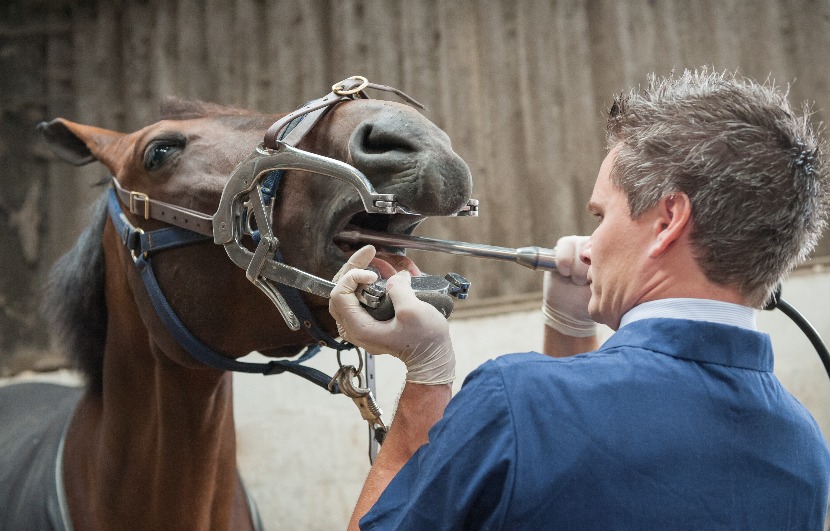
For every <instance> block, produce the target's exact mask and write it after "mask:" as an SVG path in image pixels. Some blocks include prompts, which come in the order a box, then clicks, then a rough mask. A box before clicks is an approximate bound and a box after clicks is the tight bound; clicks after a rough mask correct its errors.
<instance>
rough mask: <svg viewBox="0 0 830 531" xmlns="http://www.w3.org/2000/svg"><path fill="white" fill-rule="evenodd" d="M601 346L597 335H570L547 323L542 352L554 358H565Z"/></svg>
mask: <svg viewBox="0 0 830 531" xmlns="http://www.w3.org/2000/svg"><path fill="white" fill-rule="evenodd" d="M598 348H599V338H598V337H597V336H596V335H592V336H587V337H576V336H568V335H565V334H563V333H562V332H560V331H558V330H555V329H553V328H551V327H550V326H548V325H545V332H544V338H543V344H542V353H543V354H547V355H548V356H553V357H554V358H565V357H567V356H573V355H575V354H582V353H583V352H591V351H592V350H596V349H598Z"/></svg>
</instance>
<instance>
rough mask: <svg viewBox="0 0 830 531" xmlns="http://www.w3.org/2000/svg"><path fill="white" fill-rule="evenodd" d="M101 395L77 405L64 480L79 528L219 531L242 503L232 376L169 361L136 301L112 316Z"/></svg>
mask: <svg viewBox="0 0 830 531" xmlns="http://www.w3.org/2000/svg"><path fill="white" fill-rule="evenodd" d="M104 360H105V361H104V380H103V381H104V387H103V393H102V395H101V396H91V395H88V396H87V397H85V399H84V400H82V401H81V404H80V405H79V407H78V409H77V410H76V413H75V417H74V419H73V421H72V423H71V425H70V428H69V432H68V434H67V440H66V446H65V448H66V450H65V454H64V455H65V459H64V463H65V465H64V470H65V474H64V477H65V478H66V480H65V482H66V490H67V498H68V501H69V509H70V514H72V518H73V520H74V521H75V527H76V529H78V530H81V529H87V528H89V529H109V528H119V527H123V526H124V525H128V526H134V527H140V528H145V529H174V528H176V527H177V526H183V527H186V528H190V529H193V528H198V529H221V528H222V527H224V526H226V525H227V522H229V520H230V513H231V510H232V505H233V504H234V496H235V495H237V498H238V478H237V475H236V441H235V431H234V424H233V411H232V409H233V400H232V383H231V376H230V374H228V373H224V374H223V373H221V372H218V371H215V370H213V369H201V368H198V369H194V368H187V367H183V366H182V365H180V364H178V363H175V362H173V361H171V360H170V359H169V358H168V357H167V355H165V353H163V352H162V351H161V348H160V347H159V346H158V344H157V343H155V342H153V341H152V337H151V340H150V341H148V332H147V330H146V329H145V328H144V327H143V326H142V320H141V318H140V316H139V315H138V311H137V310H136V308H135V305H134V304H133V303H132V301H123V303H122V304H121V305H120V307H119V311H118V312H113V313H110V316H109V320H108V334H107V347H106V353H105V357H104Z"/></svg>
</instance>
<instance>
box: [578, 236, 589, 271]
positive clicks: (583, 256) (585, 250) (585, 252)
mask: <svg viewBox="0 0 830 531" xmlns="http://www.w3.org/2000/svg"><path fill="white" fill-rule="evenodd" d="M579 259H580V260H582V263H583V264H587V265H591V238H588V241H587V242H585V245H584V246H583V247H582V250H581V251H579Z"/></svg>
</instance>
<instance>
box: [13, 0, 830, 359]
mask: <svg viewBox="0 0 830 531" xmlns="http://www.w3.org/2000/svg"><path fill="white" fill-rule="evenodd" d="M828 57H830V2H828V1H827V0H630V1H622V0H547V1H542V0H498V1H496V0H490V1H473V0H444V1H442V0H424V1H419V0H309V1H286V0H270V1H264V0H206V1H196V0H143V1H133V2H130V1H124V2H117V1H107V0H99V1H85V2H82V1H80V0H74V1H72V0H41V1H24V0H11V1H7V2H6V3H5V4H4V5H3V6H2V7H0V113H2V125H0V168H1V169H2V172H3V173H2V179H0V267H2V272H3V274H2V277H0V352H2V354H0V372H2V371H5V372H13V371H16V370H19V369H20V368H23V367H28V366H32V365H38V366H40V367H45V366H47V365H49V364H53V363H60V360H59V359H58V360H56V359H54V358H53V357H50V356H48V355H42V354H36V353H40V352H42V351H44V350H46V349H48V341H47V339H46V334H45V331H44V330H43V329H42V324H41V322H40V321H39V319H38V318H37V314H36V311H35V308H36V305H37V293H38V290H39V288H40V286H41V285H42V283H43V282H44V280H45V278H46V274H47V270H48V267H49V265H50V264H51V263H52V262H53V261H54V260H55V259H56V257H57V256H59V255H60V254H61V253H63V252H64V251H65V250H66V249H67V248H68V247H69V246H70V245H71V244H72V242H73V240H74V238H75V237H76V236H77V234H78V233H79V232H80V230H81V228H82V227H83V226H84V224H85V222H86V207H87V205H88V204H89V203H90V202H91V201H92V199H93V198H94V197H95V196H96V195H97V194H98V193H99V190H97V189H93V188H91V185H92V184H93V183H94V182H95V181H96V180H98V179H99V178H100V177H102V176H103V175H104V172H103V170H102V169H101V168H100V167H88V168H82V169H74V168H71V167H68V166H67V165H65V164H63V163H60V162H57V161H56V160H55V159H54V158H53V157H52V156H51V155H50V154H49V153H48V152H47V151H46V150H45V148H44V146H43V145H42V144H40V143H39V142H38V138H37V135H36V133H35V130H34V126H35V124H36V123H37V122H38V121H40V120H44V119H50V118H53V117H56V116H65V117H67V118H70V119H73V120H75V121H80V122H85V123H91V124H95V125H99V126H102V127H107V128H110V129H119V130H131V129H133V128H137V127H139V126H141V125H143V124H146V123H149V122H151V121H154V120H155V119H156V113H157V101H158V99H159V97H160V96H162V95H168V94H175V95H179V96H183V97H187V98H200V99H204V100H211V101H216V102H220V103H226V104H236V105H241V106H246V107H251V108H255V109H258V110H263V111H275V112H276V111H287V110H290V109H292V108H294V107H296V106H298V105H299V104H301V103H302V102H304V101H306V100H308V99H310V98H312V97H317V96H319V95H321V94H323V93H324V92H326V91H327V90H328V88H329V87H330V86H331V84H332V83H333V82H335V81H338V80H340V79H342V78H344V77H347V76H349V75H352V74H362V75H365V76H367V77H369V78H370V79H371V80H373V81H377V82H380V83H385V84H390V85H395V86H397V87H399V88H401V89H403V90H405V91H406V92H408V93H410V94H411V95H412V96H414V97H415V98H416V99H419V100H420V101H422V102H423V103H425V104H426V106H427V108H428V110H427V111H426V114H427V116H428V117H429V118H430V119H432V120H433V121H434V122H436V123H437V124H439V125H440V126H441V127H442V128H444V129H445V130H446V131H447V132H448V133H449V135H450V137H451V138H452V140H453V144H454V146H455V149H456V151H458V152H459V153H460V154H461V155H462V156H463V157H464V158H465V159H466V160H467V161H468V163H469V164H470V167H471V168H472V171H473V176H474V179H475V185H474V195H475V197H477V198H478V199H479V200H480V201H481V217H480V218H478V219H435V220H429V221H427V222H425V224H424V225H423V226H422V228H421V229H419V232H418V234H421V235H426V236H434V237H443V238H451V239H458V240H466V241H473V242H482V243H489V244H493V245H505V246H511V247H517V246H524V245H542V246H546V245H553V243H555V241H556V239H557V237H558V236H561V235H566V234H572V233H588V232H589V231H591V230H592V228H593V222H592V221H591V220H590V219H589V218H588V216H587V215H586V214H585V213H584V204H585V202H586V200H587V198H588V197H589V195H590V191H591V187H592V183H593V179H594V178H595V176H596V172H597V169H598V167H599V162H600V161H601V159H602V157H603V154H604V136H603V125H604V122H603V113H604V111H605V110H606V108H607V106H608V105H609V102H610V98H611V96H612V94H614V93H615V92H619V91H622V90H625V89H627V88H628V87H631V86H635V85H637V84H641V83H643V82H644V80H645V75H646V74H647V73H648V72H652V71H656V72H658V73H662V74H665V73H668V72H669V71H671V70H672V69H676V70H681V69H683V68H688V67H699V66H701V65H713V66H714V67H715V68H716V69H718V70H722V69H726V70H735V69H738V70H740V71H741V72H743V73H744V74H746V75H749V76H752V77H755V78H759V79H765V78H767V77H772V78H774V79H775V80H776V81H777V82H778V83H779V84H782V85H785V84H788V83H792V87H791V95H792V99H793V100H794V101H800V100H805V99H809V100H811V101H815V108H816V114H817V118H819V119H822V120H824V121H828V118H830V117H829V116H828V113H829V112H830V68H828V63H827V58H828ZM412 255H413V256H415V257H416V259H417V260H418V261H419V262H420V263H421V264H422V268H423V269H425V270H427V271H429V272H434V273H444V272H446V271H450V270H453V271H458V272H460V273H462V274H463V275H465V276H467V277H468V278H469V279H470V280H472V282H473V291H472V295H471V297H472V303H473V304H475V301H490V302H491V303H493V304H499V303H501V302H502V301H504V300H505V297H508V298H509V297H510V296H512V295H516V294H527V293H532V292H535V291H537V290H538V289H539V287H540V285H541V275H539V274H536V273H533V272H530V271H526V270H523V269H522V268H519V267H517V266H513V265H508V264H498V263H494V262H484V261H481V260H474V259H470V258H463V257H452V256H448V255H434V254H432V255H430V254H427V253H418V252H413V253H412ZM818 255H821V256H826V255H830V241H828V238H825V239H824V240H823V242H822V244H821V247H820V250H819V253H818ZM33 354H34V355H35V357H34V358H33V357H32V356H33ZM21 360H22V361H21Z"/></svg>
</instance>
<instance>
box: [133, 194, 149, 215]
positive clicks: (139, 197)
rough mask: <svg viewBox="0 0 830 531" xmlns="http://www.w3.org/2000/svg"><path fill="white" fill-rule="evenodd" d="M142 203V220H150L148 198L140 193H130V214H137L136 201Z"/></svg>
mask: <svg viewBox="0 0 830 531" xmlns="http://www.w3.org/2000/svg"><path fill="white" fill-rule="evenodd" d="M139 200H141V201H144V219H150V196H148V195H147V194H144V193H141V192H130V212H131V213H133V214H138V212H137V211H138V205H137V201H139Z"/></svg>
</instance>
